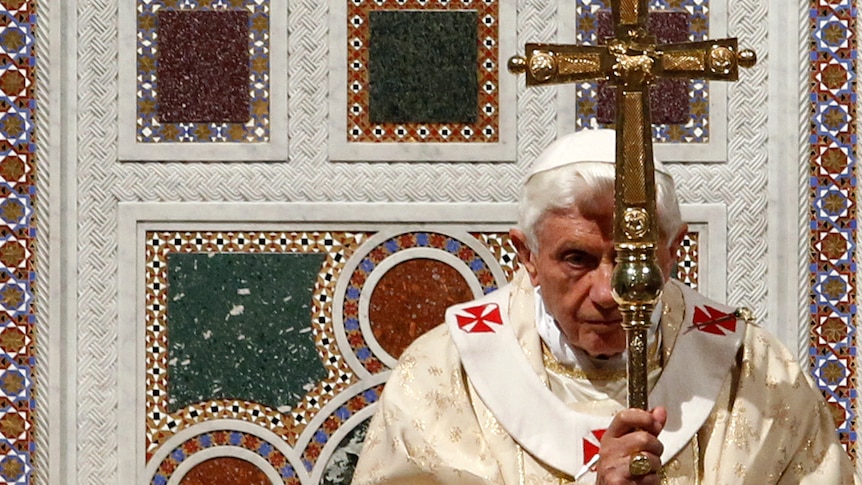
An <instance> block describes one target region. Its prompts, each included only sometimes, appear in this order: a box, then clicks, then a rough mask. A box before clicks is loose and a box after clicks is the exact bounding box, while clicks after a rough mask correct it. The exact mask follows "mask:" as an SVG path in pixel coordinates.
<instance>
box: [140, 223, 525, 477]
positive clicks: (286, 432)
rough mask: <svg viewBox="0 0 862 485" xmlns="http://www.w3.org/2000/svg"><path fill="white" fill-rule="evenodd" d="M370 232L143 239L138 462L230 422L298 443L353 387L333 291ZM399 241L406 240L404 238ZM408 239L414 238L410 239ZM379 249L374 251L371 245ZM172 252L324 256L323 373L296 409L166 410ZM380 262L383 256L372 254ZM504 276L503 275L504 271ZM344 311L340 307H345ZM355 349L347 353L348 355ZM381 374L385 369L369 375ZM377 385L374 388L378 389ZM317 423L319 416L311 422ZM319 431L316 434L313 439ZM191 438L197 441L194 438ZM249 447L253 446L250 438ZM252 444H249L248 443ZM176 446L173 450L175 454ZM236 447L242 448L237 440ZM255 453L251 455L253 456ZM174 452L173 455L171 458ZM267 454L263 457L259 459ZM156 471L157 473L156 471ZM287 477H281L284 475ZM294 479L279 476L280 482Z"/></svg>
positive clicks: (317, 289) (364, 396)
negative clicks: (183, 435) (204, 426)
mask: <svg viewBox="0 0 862 485" xmlns="http://www.w3.org/2000/svg"><path fill="white" fill-rule="evenodd" d="M373 234H374V233H367V232H313V231H306V232H240V231H236V232H234V231H221V232H219V231H213V232H207V231H194V232H188V231H150V232H147V233H146V248H145V253H146V254H145V261H146V263H145V264H146V285H145V287H146V291H145V293H146V296H145V300H146V311H145V320H146V337H145V347H146V373H147V379H146V383H147V384H146V397H145V401H146V406H145V407H146V417H145V419H146V445H145V448H146V459H147V460H148V461H149V460H150V459H151V458H152V457H153V456H154V454H155V453H156V451H157V450H158V449H159V447H160V445H161V444H163V443H164V442H166V441H168V440H169V439H170V438H171V437H172V436H174V435H175V434H176V433H179V432H182V431H183V430H184V429H187V428H189V427H191V426H195V425H199V424H201V423H204V422H207V421H212V420H218V419H233V420H241V421H247V422H250V423H255V424H257V425H259V426H262V427H263V428H265V429H267V430H269V431H271V432H273V433H275V434H276V435H277V436H279V437H280V438H281V439H283V440H285V442H286V443H287V444H288V445H289V446H291V447H293V446H296V445H302V444H303V443H301V442H299V441H298V440H299V438H300V436H301V435H303V433H307V432H308V431H307V430H306V428H307V426H308V425H309V423H312V422H314V421H315V417H316V416H317V415H318V413H319V412H320V411H321V410H322V409H324V408H326V406H327V404H329V403H330V402H331V401H332V400H333V398H334V397H335V396H337V395H339V394H340V393H342V392H344V391H345V390H346V389H348V388H349V387H350V386H353V385H356V384H357V383H358V382H359V377H358V376H357V375H356V374H355V372H353V371H352V370H351V369H350V367H349V366H348V365H346V363H345V359H344V358H343V356H342V355H341V354H342V350H341V349H340V348H339V347H338V346H337V344H336V342H337V338H336V336H335V329H334V328H333V318H332V315H333V304H334V303H336V302H335V298H334V289H335V285H336V283H337V281H338V279H339V275H340V274H341V272H342V269H343V267H344V264H345V263H346V262H347V261H348V260H349V259H350V258H351V256H352V255H353V254H354V253H355V251H356V250H357V248H358V247H360V246H361V245H362V244H363V242H364V241H366V240H367V239H368V238H369V237H370V236H371V235H373ZM476 235H477V236H483V238H482V240H483V241H487V242H493V241H503V240H505V239H506V236H505V234H481V235H480V234H476ZM404 236H405V237H410V236H411V235H410V234H409V233H408V234H404ZM414 238H415V235H414ZM378 247H382V246H378ZM173 252H183V253H191V252H202V253H267V254H273V253H324V254H326V255H327V259H326V261H325V262H324V264H323V266H322V270H321V273H320V274H319V275H318V278H317V281H316V283H315V285H314V290H313V297H312V299H313V307H312V316H311V318H310V325H311V327H312V334H313V337H314V341H315V346H316V348H317V350H318V354H319V357H320V358H321V361H322V362H323V363H324V366H325V367H326V369H327V373H328V375H327V377H326V378H325V379H324V380H322V381H321V382H319V383H318V385H317V387H316V388H315V389H313V390H311V391H309V392H308V393H307V394H306V395H305V396H304V398H303V399H302V401H301V403H299V404H298V405H297V406H296V407H294V408H292V409H291V410H290V412H289V413H282V412H280V411H279V410H277V409H272V408H270V407H267V406H263V405H260V404H258V403H254V402H249V401H242V400H208V401H205V402H200V403H195V404H192V405H189V406H186V407H185V408H183V409H180V410H178V411H177V412H175V413H169V412H168V411H167V404H168V394H167V390H168V386H167V375H166V371H167V367H168V366H167V347H168V342H167V335H166V330H167V328H166V314H165V309H166V303H167V302H166V295H167V291H166V282H167V273H166V272H167V256H168V254H170V253H173ZM374 253H375V254H378V253H379V255H380V256H381V257H386V256H387V254H384V253H381V252H379V251H374ZM494 253H495V254H505V258H506V259H507V260H508V261H509V265H510V266H511V264H512V262H513V260H514V257H513V253H512V250H511V248H510V249H509V250H506V251H502V250H500V249H499V248H497V249H496V250H495V251H494ZM510 272H511V269H510ZM345 305H347V303H346V302H345ZM354 350H355V349H354ZM385 370H387V368H385V367H380V368H378V369H376V372H383V371H385ZM378 387H382V386H378ZM378 395H379V389H378V388H371V389H367V390H365V391H363V392H362V393H360V394H359V395H356V396H353V397H352V398H350V399H349V400H348V402H347V403H346V404H345V405H344V406H342V407H340V408H339V410H336V412H335V413H334V414H332V415H330V416H329V417H327V418H326V419H325V420H324V421H323V423H322V424H320V426H318V429H317V430H316V431H314V435H313V437H312V439H311V440H310V441H309V442H308V443H307V444H305V447H304V449H303V450H302V451H301V458H302V463H303V465H304V466H305V467H306V471H307V472H310V471H311V470H312V469H313V468H314V467H315V465H316V459H317V457H318V456H319V453H320V449H321V447H322V446H323V445H324V444H325V443H326V442H327V440H328V438H327V437H328V436H329V434H330V433H332V432H334V431H335V430H336V429H337V428H338V427H339V426H340V423H342V422H344V421H346V420H347V419H349V418H350V416H351V415H352V414H353V413H355V412H357V411H359V410H361V409H363V408H364V407H365V406H367V405H369V404H371V403H373V402H375V401H376V399H377V396H378ZM318 419H319V418H318ZM321 433H324V434H321ZM195 439H197V438H195ZM252 441H254V440H252ZM255 442H257V441H255ZM183 446H191V447H193V448H194V446H193V445H185V444H184V445H182V446H181V447H180V448H178V449H182V448H183ZM238 446H244V445H243V443H242V440H240V444H239V445H238ZM254 450H255V449H252V451H254ZM178 453H180V454H181V453H182V451H179V452H177V451H173V452H171V454H170V455H169V456H174V455H176V454H178ZM267 456H269V455H267ZM175 462H176V460H173V461H171V459H169V458H166V459H165V462H164V463H163V464H162V465H159V469H160V470H164V469H168V470H170V469H172V467H173V466H174V465H176V464H177V463H175ZM159 473H162V472H159ZM285 473H287V472H285ZM291 477H295V475H285V476H284V478H285V483H293V482H291V481H290V480H288V479H289V478H291Z"/></svg>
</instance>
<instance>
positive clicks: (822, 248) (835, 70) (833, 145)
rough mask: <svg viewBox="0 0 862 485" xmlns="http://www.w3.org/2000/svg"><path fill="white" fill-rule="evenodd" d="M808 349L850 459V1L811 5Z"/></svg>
mask: <svg viewBox="0 0 862 485" xmlns="http://www.w3.org/2000/svg"><path fill="white" fill-rule="evenodd" d="M809 12H810V16H809V26H810V44H809V45H810V53H809V54H810V55H809V61H810V76H811V77H810V79H811V96H810V99H811V104H810V105H809V112H810V147H811V150H810V154H811V158H810V167H809V173H810V177H809V180H810V192H809V200H810V205H809V210H810V243H809V248H810V272H809V277H810V282H809V283H810V288H811V300H810V316H811V320H810V331H811V333H810V338H811V340H810V346H809V349H808V350H809V351H808V356H809V364H810V367H811V372H812V376H813V378H814V381H815V382H816V384H817V386H818V387H819V388H820V391H821V392H822V393H823V395H824V396H825V397H826V401H827V403H828V405H829V408H830V410H831V411H832V415H833V418H834V419H835V425H836V428H837V429H838V436H839V439H840V441H841V444H842V445H843V446H844V448H845V449H846V450H847V452H848V453H849V454H850V456H851V458H853V459H854V460H855V459H856V457H857V452H858V451H857V448H858V440H857V430H856V426H857V424H858V419H857V412H858V391H857V385H858V375H857V371H856V361H857V330H858V327H857V323H858V319H859V310H858V302H857V301H856V295H857V288H858V286H857V285H858V282H857V278H858V272H859V269H858V260H857V251H856V241H857V238H858V232H857V231H858V228H857V221H858V209H857V207H858V200H857V197H858V191H859V188H858V186H857V183H858V180H859V178H858V174H857V170H858V168H857V165H856V160H857V158H856V157H857V155H858V144H859V139H858V133H857V132H856V124H857V120H858V118H857V113H856V97H857V96H858V94H857V89H858V80H857V67H858V66H857V56H858V54H859V50H858V40H857V39H856V22H857V15H858V13H857V8H856V2H855V0H837V1H835V0H812V2H811V9H810V11H809Z"/></svg>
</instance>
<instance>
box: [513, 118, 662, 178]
mask: <svg viewBox="0 0 862 485" xmlns="http://www.w3.org/2000/svg"><path fill="white" fill-rule="evenodd" d="M616 154H617V132H616V131H614V130H609V129H604V128H603V129H598V130H581V131H576V132H574V133H569V134H568V135H564V136H562V137H560V138H558V139H557V140H556V141H555V142H553V143H551V144H550V145H548V147H547V148H545V150H544V151H543V152H542V154H541V155H539V158H537V159H536V161H535V162H533V166H532V167H531V169H530V173H529V174H528V175H527V179H528V180H529V178H530V177H532V176H533V175H535V174H537V173H539V172H547V171H548V170H553V169H555V168H558V167H562V166H564V165H570V164H573V163H581V162H604V163H614V162H615V160H616ZM653 162H654V166H655V171H656V173H660V174H662V175H667V176H670V174H668V173H667V172H666V171H665V170H664V166H663V165H662V163H661V160H659V159H657V158H656V157H655V154H653Z"/></svg>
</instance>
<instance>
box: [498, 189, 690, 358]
mask: <svg viewBox="0 0 862 485" xmlns="http://www.w3.org/2000/svg"><path fill="white" fill-rule="evenodd" d="M602 206H603V207H607V210H601V211H599V212H598V213H595V214H581V212H580V211H579V210H578V209H577V208H571V209H568V210H559V211H552V212H549V213H548V214H546V215H545V216H544V218H543V219H542V220H541V221H540V223H539V225H538V231H537V235H536V236H537V241H538V252H535V253H534V252H532V251H530V249H529V248H528V247H527V245H526V241H525V239H524V235H523V233H521V232H520V231H519V230H517V229H513V230H512V233H511V235H512V238H513V240H514V242H515V245H516V247H517V249H518V259H519V261H520V262H521V264H523V265H524V267H525V268H526V270H527V272H528V274H529V275H530V281H531V282H532V284H533V286H541V293H542V298H543V300H544V302H545V306H546V308H547V310H548V312H549V313H550V314H551V315H552V316H554V318H555V319H556V320H557V323H558V324H559V326H560V329H561V330H562V332H563V334H564V335H565V336H566V338H567V339H568V342H569V344H570V345H572V346H575V347H578V348H581V349H583V350H584V351H585V352H587V354H589V355H591V356H593V357H611V356H614V355H618V354H620V353H622V352H623V351H624V350H625V348H626V335H625V330H623V328H622V326H621V323H622V316H621V314H620V311H619V308H618V307H617V303H616V301H615V300H614V298H613V295H612V294H611V284H610V283H611V273H612V272H613V269H614V256H615V255H614V244H613V227H612V220H613V200H611V199H610V198H609V200H608V202H607V204H602ZM685 230H686V229H685V228H683V229H682V230H681V231H680V234H679V235H678V237H675V238H674V241H675V243H678V242H680V241H681V240H682V237H683V236H684V234H685ZM677 247H678V244H674V245H673V246H672V247H669V246H668V245H667V244H666V241H659V247H658V249H657V250H656V256H657V258H658V263H659V266H660V267H661V268H662V272H663V274H664V275H665V279H667V277H668V275H669V274H670V271H671V269H672V268H673V267H674V266H675V264H676V252H677V251H676V250H677Z"/></svg>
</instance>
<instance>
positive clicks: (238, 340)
mask: <svg viewBox="0 0 862 485" xmlns="http://www.w3.org/2000/svg"><path fill="white" fill-rule="evenodd" d="M376 234H377V233H374V232H332V231H330V232H323V231H321V232H205V231H196V232H177V231H170V232H164V231H150V232H147V234H146V248H145V264H146V296H145V300H146V310H145V315H146V373H147V377H146V397H145V399H146V416H145V417H142V419H145V421H146V460H147V461H148V462H149V461H155V463H153V464H151V465H150V467H151V468H152V469H153V470H155V471H154V472H153V475H152V476H151V477H150V478H151V482H152V483H153V484H165V483H167V482H168V480H170V479H171V477H172V476H173V475H174V474H175V473H178V472H177V470H184V471H183V473H185V474H188V475H189V476H201V477H207V478H208V479H209V480H211V481H212V480H216V481H217V480H219V479H220V478H219V477H220V476H221V475H220V474H222V473H224V472H223V470H226V469H229V468H230V467H229V466H228V464H227V462H225V461H223V460H224V459H226V458H224V457H222V458H219V459H218V460H215V461H202V462H200V463H194V466H187V464H188V463H189V460H195V454H196V453H199V452H202V451H204V450H215V449H217V448H218V447H235V448H242V449H245V450H248V451H249V452H251V453H253V454H254V455H253V456H255V457H259V462H258V463H259V468H260V469H261V471H260V473H263V472H264V471H267V470H268V471H269V472H270V473H271V474H277V476H278V477H280V479H281V480H282V481H283V483H286V484H300V483H301V484H306V485H307V484H311V483H324V484H329V483H331V484H336V483H348V482H349V479H350V477H352V473H353V466H354V465H355V463H356V459H357V457H358V454H359V451H360V450H361V445H362V440H363V439H364V433H365V428H366V425H367V419H361V420H358V419H357V416H358V414H360V413H362V412H363V410H366V412H367V411H370V409H368V407H369V406H370V405H372V404H373V403H374V402H376V401H377V399H378V397H379V395H380V392H381V390H382V387H383V383H382V381H379V382H378V381H374V379H375V376H379V375H381V373H383V372H385V371H387V370H389V368H390V366H391V365H392V363H394V361H395V359H397V357H398V356H399V355H400V353H401V351H402V350H403V349H404V347H406V345H408V344H409V343H410V342H411V341H412V340H413V339H414V338H416V337H417V336H419V335H421V334H422V333H424V332H425V331H427V330H429V329H430V328H432V327H434V326H436V325H437V324H439V323H440V322H442V320H443V314H444V311H445V308H446V307H447V306H448V305H450V304H453V303H457V302H461V301H467V300H469V299H472V298H474V297H475V296H478V295H481V294H484V293H488V292H490V291H493V290H494V289H496V288H497V287H498V286H499V285H500V284H501V283H503V282H505V280H508V279H510V278H511V277H512V275H513V274H514V271H515V269H516V266H517V263H516V258H515V252H514V249H513V247H512V245H511V244H510V242H509V238H508V234H507V233H503V232H501V233H495V232H483V233H471V234H468V233H458V234H460V235H454V234H453V233H447V232H438V231H433V230H423V231H405V232H394V233H393V234H391V235H390V236H386V237H381V236H379V235H378V236H375V235H376ZM698 238H699V234H698V233H696V232H692V233H690V234H689V235H688V238H687V239H686V240H685V243H684V246H683V250H682V253H681V262H680V265H679V268H678V275H677V277H678V278H679V279H681V280H682V281H685V282H686V283H687V284H689V285H691V286H694V287H696V286H697V281H698V276H699V275H698V271H699V268H698V263H697V261H698V256H699V254H698V242H697V241H698ZM480 249H481V251H480ZM309 258H311V259H309ZM302 268H306V270H302ZM286 272H287V273H289V274H287V275H285V274H284V273H286ZM288 280H290V281H288ZM196 287H197V288H196ZM202 295H210V297H209V298H208V299H201V297H202ZM417 302H419V304H417ZM375 308H386V309H387V311H386V312H377V313H375ZM393 314H394V315H393ZM252 323H253V324H252ZM176 327H182V329H181V330H178V329H177V328H176ZM273 345H275V346H276V347H280V348H281V349H282V350H273V348H272V346H273ZM302 345H305V346H306V347H305V348H307V349H309V348H310V349H312V350H313V355H312V356H311V357H312V359H311V360H312V361H308V360H307V359H306V360H305V363H302V362H300V361H299V360H297V361H294V362H293V363H291V364H288V365H292V366H294V367H297V368H298V369H300V370H301V371H303V372H307V373H308V376H306V377H302V376H293V380H296V381H298V382H300V383H302V384H303V385H302V387H301V389H302V390H303V392H302V393H301V395H299V394H296V395H287V396H286V397H284V396H278V395H276V394H277V393H271V392H267V389H265V388H266V387H267V386H268V385H270V384H272V387H273V388H276V389H277V390H280V389H281V388H283V387H285V386H284V385H283V384H284V383H281V382H280V381H279V379H280V377H279V376H273V373H272V372H271V369H270V368H269V365H270V364H268V363H267V362H266V361H267V360H269V359H272V358H281V357H283V356H282V355H279V354H285V356H289V355H296V354H297V350H296V347H298V346H302ZM238 347H242V348H238ZM196 348H200V349H203V350H205V353H200V352H195V349H196ZM172 349H174V350H172ZM273 353H275V354H277V355H271V354H273ZM207 354H209V355H213V354H224V356H228V359H227V360H224V359H222V357H223V356H222V355H219V356H218V359H216V358H215V357H208V356H207ZM298 354H302V352H298ZM306 356H307V355H306ZM301 358H304V357H302V356H301V355H300V357H297V359H301ZM219 359H221V360H219ZM217 360H218V362H216V361H217ZM197 361H202V362H203V363H204V365H205V366H206V365H210V366H217V365H221V366H223V367H228V368H227V369H220V370H218V371H214V372H208V371H206V370H205V367H204V370H200V371H198V372H197V373H195V372H188V371H187V370H183V369H182V368H183V367H194V366H195V365H197V364H198V362H197ZM277 365H285V364H283V363H278V364H277ZM318 369H319V372H318ZM232 374H241V375H243V376H245V377H248V381H247V383H246V385H247V386H248V387H247V388H246V389H241V387H242V385H240V386H239V387H236V386H235V385H234V387H231V384H228V383H227V381H228V380H229V378H230V377H231V375H232ZM248 374H251V375H250V376H249V375H248ZM178 375H181V376H182V379H184V380H185V381H189V380H194V379H195V378H197V379H198V380H200V381H201V382H199V383H188V382H185V383H183V384H181V385H180V387H187V388H189V389H194V392H196V393H197V394H196V396H197V397H196V398H192V399H183V400H182V401H179V400H178V399H177V396H176V395H175V391H174V390H175V389H177V387H176V385H175V384H173V383H172V380H173V379H176V378H177V376H178ZM270 390H271V389H270ZM182 392H184V393H185V389H184V390H183V391H182ZM186 394H187V393H186ZM252 396H264V397H263V398H252ZM262 401H267V402H262ZM228 420H230V422H233V421H237V420H238V421H243V422H248V423H253V424H255V425H256V426H258V427H260V428H262V429H265V430H266V433H249V432H246V431H243V430H240V429H233V428H230V427H226V429H215V430H213V429H212V427H210V428H201V427H200V426H201V425H202V424H205V423H210V424H214V425H215V427H216V428H218V427H219V424H218V423H219V422H222V423H227V422H229V421H228ZM225 426H227V425H225ZM197 429H200V431H196V430H197ZM182 433H187V434H188V433H190V434H191V436H190V437H187V438H182V439H179V440H178V439H177V438H176V436H177V435H178V434H180V435H182ZM253 472H254V471H253V470H249V471H247V472H243V473H245V474H246V475H248V476H249V477H252V476H258V475H254V473H253ZM232 473H233V472H232ZM237 473H239V472H237ZM177 478H180V479H183V476H180V477H177ZM225 479H226V478H225Z"/></svg>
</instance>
